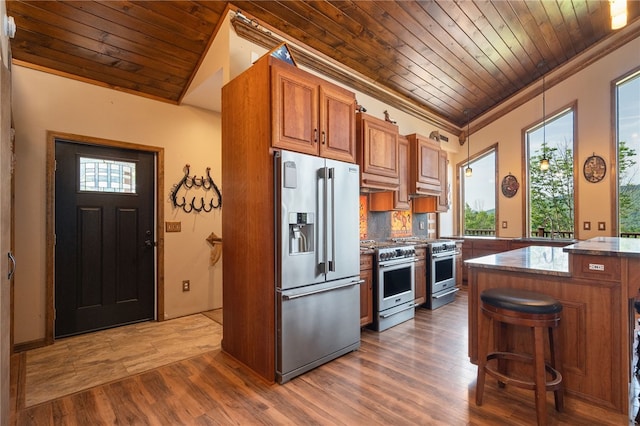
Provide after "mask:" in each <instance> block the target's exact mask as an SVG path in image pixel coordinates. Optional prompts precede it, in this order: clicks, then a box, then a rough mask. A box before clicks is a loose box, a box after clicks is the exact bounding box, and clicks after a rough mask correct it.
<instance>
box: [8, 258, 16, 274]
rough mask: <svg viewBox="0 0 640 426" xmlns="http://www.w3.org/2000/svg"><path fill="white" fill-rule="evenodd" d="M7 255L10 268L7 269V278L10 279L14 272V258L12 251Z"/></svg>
mask: <svg viewBox="0 0 640 426" xmlns="http://www.w3.org/2000/svg"><path fill="white" fill-rule="evenodd" d="M7 257H8V258H9V260H10V261H11V269H10V270H9V273H8V274H7V279H8V280H11V278H13V274H14V273H15V272H16V258H15V257H13V253H11V252H9V253H7Z"/></svg>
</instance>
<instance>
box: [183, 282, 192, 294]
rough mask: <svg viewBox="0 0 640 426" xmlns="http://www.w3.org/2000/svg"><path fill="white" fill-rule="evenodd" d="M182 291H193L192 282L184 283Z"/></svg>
mask: <svg viewBox="0 0 640 426" xmlns="http://www.w3.org/2000/svg"><path fill="white" fill-rule="evenodd" d="M182 291H191V282H190V281H189V280H183V281H182Z"/></svg>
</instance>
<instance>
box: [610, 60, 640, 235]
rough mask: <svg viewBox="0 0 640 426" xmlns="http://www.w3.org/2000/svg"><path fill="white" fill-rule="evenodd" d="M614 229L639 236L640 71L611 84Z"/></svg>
mask: <svg viewBox="0 0 640 426" xmlns="http://www.w3.org/2000/svg"><path fill="white" fill-rule="evenodd" d="M615 108H616V112H615V116H616V129H615V132H616V142H617V150H618V229H619V233H620V236H623V237H639V236H640V165H639V164H638V162H639V160H640V157H638V154H639V153H640V71H636V72H635V73H634V74H632V75H630V76H628V77H625V78H623V79H621V80H620V81H618V82H616V83H615Z"/></svg>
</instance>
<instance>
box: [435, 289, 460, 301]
mask: <svg viewBox="0 0 640 426" xmlns="http://www.w3.org/2000/svg"><path fill="white" fill-rule="evenodd" d="M458 291H460V289H459V288H457V287H456V288H454V289H452V290H451V291H448V292H446V293H443V294H438V295H435V294H434V295H433V298H434V299H440V298H443V297H445V296H449V295H450V294H453V293H457V292H458Z"/></svg>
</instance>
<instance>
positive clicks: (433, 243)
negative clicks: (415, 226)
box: [391, 237, 457, 254]
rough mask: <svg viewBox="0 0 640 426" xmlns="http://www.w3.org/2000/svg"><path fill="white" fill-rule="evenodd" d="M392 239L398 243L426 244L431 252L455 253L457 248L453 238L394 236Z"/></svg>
mask: <svg viewBox="0 0 640 426" xmlns="http://www.w3.org/2000/svg"><path fill="white" fill-rule="evenodd" d="M391 241H393V242H394V243H396V244H400V243H405V244H426V245H427V248H428V251H429V253H431V254H440V253H450V252H451V253H453V252H455V251H456V250H457V248H456V243H455V241H452V240H440V239H434V238H427V237H399V238H392V239H391Z"/></svg>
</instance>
